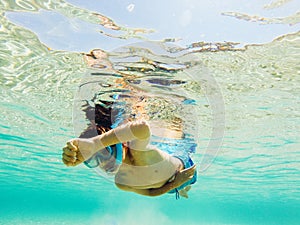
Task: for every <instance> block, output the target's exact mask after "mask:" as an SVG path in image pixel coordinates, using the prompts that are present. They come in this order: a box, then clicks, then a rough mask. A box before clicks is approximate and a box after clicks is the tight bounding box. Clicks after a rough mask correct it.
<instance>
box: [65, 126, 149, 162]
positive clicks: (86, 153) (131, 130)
mask: <svg viewBox="0 0 300 225" xmlns="http://www.w3.org/2000/svg"><path fill="white" fill-rule="evenodd" d="M150 136H151V132H150V127H149V125H148V123H147V122H146V121H136V122H130V123H126V124H124V125H122V126H120V127H117V128H115V129H112V130H110V131H108V132H106V133H104V134H101V135H98V136H96V137H92V138H75V139H72V140H70V141H68V142H67V145H66V146H65V147H64V148H63V159H62V160H63V162H64V164H65V165H67V166H76V165H78V164H80V163H82V162H83V161H85V160H87V159H89V158H90V157H91V156H92V155H94V154H95V153H96V152H97V151H99V150H101V149H104V148H105V147H107V146H110V145H114V144H117V143H123V142H128V141H133V140H140V142H141V143H143V145H144V144H145V145H146V144H147V143H148V140H149V139H150ZM144 147H145V146H144Z"/></svg>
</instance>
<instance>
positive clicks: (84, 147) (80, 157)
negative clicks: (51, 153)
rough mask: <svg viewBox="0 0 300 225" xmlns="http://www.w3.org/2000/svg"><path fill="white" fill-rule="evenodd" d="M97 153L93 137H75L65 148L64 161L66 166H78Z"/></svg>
mask: <svg viewBox="0 0 300 225" xmlns="http://www.w3.org/2000/svg"><path fill="white" fill-rule="evenodd" d="M94 153H95V143H94V141H93V140H92V139H84V138H75V139H72V140H70V141H68V142H67V145H66V146H65V147H64V148H63V154H62V161H63V163H64V164H65V165H66V166H77V165H78V164H80V163H82V162H84V161H85V160H87V159H89V158H90V157H91V156H92V155H93V154H94Z"/></svg>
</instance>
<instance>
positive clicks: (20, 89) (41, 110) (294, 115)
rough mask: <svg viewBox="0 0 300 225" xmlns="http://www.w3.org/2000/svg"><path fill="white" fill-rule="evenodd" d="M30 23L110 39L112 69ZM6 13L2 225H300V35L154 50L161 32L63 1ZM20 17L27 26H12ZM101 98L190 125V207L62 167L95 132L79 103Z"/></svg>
mask: <svg viewBox="0 0 300 225" xmlns="http://www.w3.org/2000/svg"><path fill="white" fill-rule="evenodd" d="M74 2H76V1H74ZM276 2H277V3H278V4H283V3H282V2H287V1H275V3H276ZM280 2H281V3H280ZM120 4H121V3H120ZM127 5H128V8H127V10H133V7H134V6H133V5H130V4H129V3H128V4H127ZM271 6H274V5H269V7H271ZM275 6H276V4H275ZM275 6H274V7H275ZM277 7H278V5H277ZM29 12H31V13H33V14H32V15H39V14H42V13H50V14H55V15H56V13H57V14H59V15H60V16H64V18H65V20H72V21H73V22H74V21H75V22H74V24H75V25H74V26H75V27H76V24H77V25H78V24H79V22H76V21H80V20H83V21H84V23H85V24H89V25H87V26H86V27H85V29H86V30H84V29H83V30H82V27H79V28H78V27H77V28H78V30H79V31H78V32H89V29H94V28H92V27H93V26H96V25H97V26H99V27H100V28H99V30H101V32H99V35H103V36H105V38H106V39H105V40H106V42H107V46H108V47H107V46H106V45H101V46H102V49H103V50H105V53H106V54H105V56H103V58H102V59H101V60H96V61H93V63H92V64H93V66H92V67H90V66H88V64H87V62H86V60H85V59H84V53H82V51H80V50H78V48H76V47H74V50H70V49H69V50H61V49H55V48H53V47H52V46H48V45H46V44H44V42H42V41H41V40H40V38H41V36H39V34H37V32H36V33H35V32H33V31H32V30H34V28H32V30H30V29H29V28H27V27H26V24H27V25H28V24H29V25H30V21H31V19H32V18H31V16H32V15H29V14H28V15H27V14H26V13H29ZM0 13H1V17H0V59H1V61H0V85H1V86H0V91H1V95H0V107H1V114H0V147H1V160H0V172H1V176H0V187H1V193H0V202H1V205H0V224H101V225H102V224H105V225H117V224H118V225H135V224H145V225H150V224H164V225H169V224H178V225H181V224H191V225H192V224H195V225H196V224H197V225H198V224H299V223H300V220H299V211H300V151H299V148H300V144H299V130H300V107H299V105H300V78H299V77H300V72H299V71H300V67H299V59H300V57H299V48H300V35H299V32H291V33H286V34H283V35H281V36H280V37H277V38H274V40H273V41H269V42H266V43H264V44H253V43H252V44H249V45H235V44H234V43H229V41H230V40H228V42H218V43H217V42H214V43H210V42H201V40H198V41H199V42H193V43H192V42H191V43H189V44H178V43H177V42H176V40H175V39H172V38H171V39H169V40H164V41H161V42H151V41H152V40H151V38H149V37H148V36H147V35H146V34H147V32H150V30H147V29H137V28H128V27H127V26H121V25H117V24H116V23H114V21H113V20H112V19H109V18H108V17H105V16H103V15H102V16H99V15H96V14H95V13H92V12H91V11H89V10H87V9H83V8H80V7H76V6H74V5H71V4H69V3H67V2H64V1H25V0H24V1H1V2H0ZM24 13H25V14H26V15H27V17H26V15H25V14H24ZM107 13H108V15H107V16H109V13H110V10H107ZM19 15H22V16H23V17H22V18H23V23H21V22H19V23H18V22H14V20H15V21H17V19H18V18H21V17H18V16H19ZM230 15H231V16H232V14H230ZM234 16H236V17H239V18H240V19H245V20H250V19H249V18H248V17H247V16H246V15H240V14H234ZM26 18H27V19H26ZM54 18H55V17H54ZM118 20H119V21H120V20H121V19H120V18H118ZM255 20H256V21H259V18H258V17H252V21H254V22H255ZM298 20H299V17H297V14H295V16H294V17H291V18H288V19H286V20H284V19H282V20H280V21H279V22H278V20H275V19H273V20H268V21H267V20H262V21H263V22H264V21H267V22H270V23H272V22H274V21H275V22H278V23H282V24H284V23H290V24H292V23H293V22H295V21H296V22H295V23H297V21H298ZM19 21H20V19H19ZM121 22H122V21H121ZM40 23H41V24H42V25H43V24H45V26H46V23H47V20H44V21H43V20H42V19H41V21H40ZM99 24H100V25H101V26H100V25H99ZM78 26H79V25H78ZM89 26H91V28H90V27H89ZM25 27H26V28H25ZM97 32H98V31H97ZM110 39H111V40H114V41H115V40H117V41H118V44H116V46H114V47H113V46H111V45H112V44H110V43H108V42H109V40H110ZM88 41H89V40H87V42H88ZM174 41H175V42H174ZM51 43H56V44H58V45H60V46H63V44H64V39H63V38H61V39H59V40H52V42H51ZM136 43H138V44H136ZM66 46H68V44H67V43H66ZM101 46H94V47H93V49H99V48H101ZM120 46H125V47H122V48H120ZM128 46H130V47H128ZM179 46H180V47H179ZM69 47H70V46H68V48H69ZM70 48H72V46H71V47H70ZM108 48H109V49H110V50H108ZM90 50H92V49H90ZM86 53H87V52H86ZM120 80H121V81H120ZM120 83H122V84H126V86H125V87H124V86H122V87H121V86H120ZM79 87H80V88H79ZM99 91H102V94H103V95H101V97H103V98H110V97H111V95H112V93H114V94H115V93H117V94H120V93H127V95H129V96H130V95H132V96H133V95H136V93H143V95H146V96H150V97H151V98H152V101H150V103H149V107H148V111H149V113H150V114H151V116H152V117H151V118H152V119H165V120H168V119H170V121H171V120H172V118H173V117H174V115H176V117H179V118H181V119H182V120H183V122H184V132H185V133H186V135H187V136H188V137H189V138H191V139H193V140H194V142H195V143H196V144H197V149H196V151H195V153H194V154H193V155H192V157H193V159H194V160H195V162H196V163H197V164H198V172H199V173H198V175H199V178H198V182H197V183H196V184H195V185H193V187H192V189H191V191H190V194H189V199H183V198H181V199H179V200H176V199H175V196H173V195H164V196H161V197H157V198H149V197H144V196H138V195H135V194H132V193H126V192H122V191H120V190H118V189H117V188H116V187H115V186H114V185H113V184H112V183H111V182H110V181H108V180H107V179H104V178H103V177H101V176H99V175H98V174H97V173H95V171H91V170H89V169H87V168H85V167H84V166H78V167H75V168H69V167H65V166H64V165H63V164H62V162H61V153H62V152H61V148H62V147H63V146H64V144H65V142H66V141H67V140H68V139H70V138H73V137H75V136H76V135H77V134H78V133H79V132H80V131H81V129H83V128H84V125H85V123H86V121H85V120H84V118H83V115H82V114H81V109H80V107H78V105H77V104H78V102H80V101H81V100H88V101H90V100H91V99H92V98H93V96H94V95H95V93H98V92H99ZM74 99H75V100H74ZM78 100H79V101H78Z"/></svg>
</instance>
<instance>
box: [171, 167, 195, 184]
mask: <svg viewBox="0 0 300 225" xmlns="http://www.w3.org/2000/svg"><path fill="white" fill-rule="evenodd" d="M195 171H196V165H195V164H194V165H193V166H191V167H189V168H187V169H184V170H181V171H179V172H178V173H177V174H176V176H175V180H174V181H173V182H174V184H173V185H174V188H175V187H179V186H181V185H182V184H184V183H185V182H187V181H189V180H190V179H192V178H193V176H194V173H195Z"/></svg>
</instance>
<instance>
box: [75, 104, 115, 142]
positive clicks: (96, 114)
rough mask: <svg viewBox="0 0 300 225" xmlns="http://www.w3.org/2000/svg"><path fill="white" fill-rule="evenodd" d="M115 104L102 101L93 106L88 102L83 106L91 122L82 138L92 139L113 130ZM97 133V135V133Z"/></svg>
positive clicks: (81, 135)
mask: <svg viewBox="0 0 300 225" xmlns="http://www.w3.org/2000/svg"><path fill="white" fill-rule="evenodd" d="M112 105H113V102H109V101H100V102H99V103H97V104H95V107H93V106H91V105H90V104H89V103H88V102H86V103H85V104H84V105H83V108H84V109H83V111H84V112H85V116H86V119H87V120H88V121H89V124H88V127H87V128H86V129H85V130H84V131H83V132H82V133H81V134H80V136H79V137H80V138H91V137H94V136H97V135H99V134H103V133H105V132H107V131H109V130H111V126H112V121H111V113H112ZM95 131H97V133H96V132H95Z"/></svg>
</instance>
